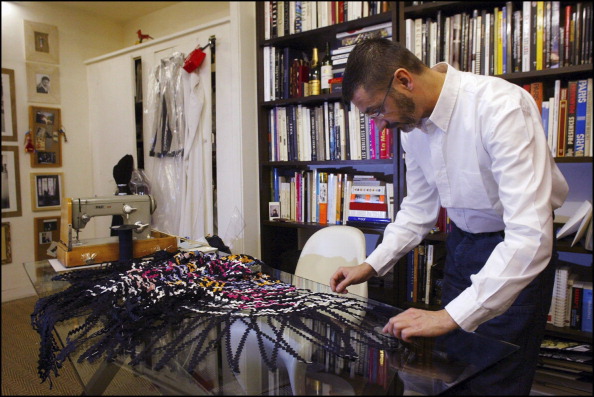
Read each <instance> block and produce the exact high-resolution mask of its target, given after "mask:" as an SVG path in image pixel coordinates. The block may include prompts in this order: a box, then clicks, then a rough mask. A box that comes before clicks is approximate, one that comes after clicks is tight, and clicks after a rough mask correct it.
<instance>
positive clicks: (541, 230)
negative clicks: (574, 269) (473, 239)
mask: <svg viewBox="0 0 594 397" xmlns="http://www.w3.org/2000/svg"><path fill="white" fill-rule="evenodd" d="M433 69H435V70H437V71H439V72H442V73H446V79H445V83H444V86H443V88H442V91H441V93H440V96H439V99H438V101H437V104H436V106H435V109H434V110H433V112H432V113H431V115H430V116H429V117H428V118H427V119H424V120H423V122H422V126H421V127H420V128H417V129H415V130H413V131H411V132H409V133H401V137H402V148H403V150H404V152H405V153H406V183H407V196H406V197H405V198H404V200H403V201H402V205H401V209H400V211H399V212H398V214H397V216H396V220H395V221H394V222H392V223H391V224H389V225H388V226H387V227H386V230H385V232H384V239H383V241H382V243H381V244H380V245H379V246H378V247H377V248H376V249H375V250H374V251H373V252H372V253H371V254H370V255H369V257H368V258H367V259H366V262H367V263H369V264H370V265H371V266H372V267H373V268H374V269H375V270H376V271H377V273H378V274H379V275H380V276H381V275H384V274H385V273H386V272H387V271H388V270H389V269H390V268H391V267H392V266H394V264H395V263H396V262H397V261H398V259H400V258H401V257H402V256H404V255H405V254H406V253H407V252H408V251H410V250H411V249H413V248H414V247H415V246H417V245H418V244H419V243H420V242H421V241H422V239H423V238H424V236H425V235H426V234H427V233H428V232H429V231H430V230H431V228H432V227H433V226H435V223H436V220H437V216H438V212H439V208H440V206H443V207H444V208H446V209H447V212H448V216H449V217H450V219H451V220H452V221H453V222H454V223H455V224H456V225H457V226H458V227H459V228H460V229H462V230H464V231H467V232H470V233H481V232H493V231H500V230H505V240H504V241H503V242H502V243H500V244H499V245H498V246H497V247H496V248H495V250H494V251H493V253H492V254H491V256H490V257H489V259H488V260H487V262H486V264H485V266H484V267H483V268H482V269H481V271H479V272H478V273H477V274H474V275H473V276H471V281H472V285H471V286H470V287H468V288H467V289H466V290H464V291H462V293H461V294H460V295H459V296H458V297H457V298H455V299H454V300H453V301H452V302H450V303H449V304H448V305H447V306H446V307H445V309H446V310H447V312H448V313H449V314H450V316H451V317H452V318H453V319H454V321H456V323H457V324H458V325H459V326H460V327H461V328H462V329H464V330H466V331H474V330H475V329H476V328H477V327H478V325H480V324H481V323H483V322H485V321H487V320H489V319H491V318H493V317H495V316H497V315H499V314H501V313H503V312H504V311H505V310H507V308H508V307H509V306H510V305H511V304H512V303H513V301H514V300H515V299H516V297H517V296H518V294H519V293H520V292H521V290H522V289H523V288H524V287H526V285H528V284H529V283H530V281H532V280H533V279H534V278H535V277H536V276H537V275H538V274H539V273H540V272H541V271H542V270H544V269H545V267H546V266H547V264H548V262H549V260H550V257H551V251H552V243H553V217H552V215H553V210H554V209H556V208H558V207H560V206H561V204H563V202H564V200H565V198H566V196H567V192H568V186H567V182H566V181H565V179H564V177H563V175H562V174H561V172H560V171H559V169H558V167H557V165H556V164H555V162H554V160H553V158H552V156H551V151H550V150H549V148H548V146H547V141H546V137H545V134H544V131H543V127H542V123H541V116H540V113H539V111H538V107H537V106H536V103H535V102H534V100H533V98H532V97H531V96H530V94H529V93H528V92H527V91H526V90H525V89H523V88H522V87H519V86H517V85H515V84H511V83H509V82H507V81H505V80H503V79H501V78H498V77H489V76H481V75H476V74H473V73H468V72H460V71H458V70H456V69H454V68H453V67H451V66H450V65H448V64H447V63H440V64H437V65H435V66H434V68H433Z"/></svg>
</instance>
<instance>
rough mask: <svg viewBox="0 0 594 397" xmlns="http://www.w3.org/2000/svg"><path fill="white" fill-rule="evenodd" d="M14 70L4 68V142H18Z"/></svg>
mask: <svg viewBox="0 0 594 397" xmlns="http://www.w3.org/2000/svg"><path fill="white" fill-rule="evenodd" d="M14 87H15V85H14V70H12V69H6V68H2V142H6V141H8V142H16V140H17V135H18V133H17V132H18V130H17V115H16V96H15V95H16V94H15V88H14Z"/></svg>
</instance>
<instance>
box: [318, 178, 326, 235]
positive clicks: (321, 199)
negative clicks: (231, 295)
mask: <svg viewBox="0 0 594 397" xmlns="http://www.w3.org/2000/svg"><path fill="white" fill-rule="evenodd" d="M318 176H319V180H320V183H319V193H318V194H319V196H318V205H319V214H320V216H319V219H318V222H319V223H321V224H326V223H328V174H327V173H326V172H320V173H319V174H318Z"/></svg>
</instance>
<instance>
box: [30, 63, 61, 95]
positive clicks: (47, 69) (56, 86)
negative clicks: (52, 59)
mask: <svg viewBox="0 0 594 397" xmlns="http://www.w3.org/2000/svg"><path fill="white" fill-rule="evenodd" d="M27 91H28V98H29V102H41V103H51V104H59V103H60V68H59V67H58V66H54V65H46V64H42V63H31V62H27Z"/></svg>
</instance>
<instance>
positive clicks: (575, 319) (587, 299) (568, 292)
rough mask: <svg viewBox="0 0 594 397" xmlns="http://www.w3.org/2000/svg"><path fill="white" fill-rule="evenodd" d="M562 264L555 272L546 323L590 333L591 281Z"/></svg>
mask: <svg viewBox="0 0 594 397" xmlns="http://www.w3.org/2000/svg"><path fill="white" fill-rule="evenodd" d="M572 268H573V269H574V270H575V269H577V267H575V266H570V265H569V264H563V263H562V265H561V266H559V267H558V268H557V269H556V271H555V284H554V287H553V298H552V301H551V309H550V310H549V316H548V320H547V321H548V323H549V324H552V325H554V326H556V327H567V328H571V329H575V330H577V331H584V332H592V281H585V280H584V278H585V277H584V276H582V275H580V274H577V272H575V271H573V272H572V270H571V269H572Z"/></svg>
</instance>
